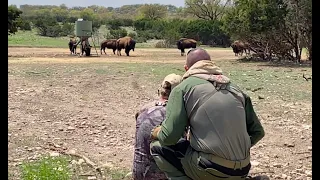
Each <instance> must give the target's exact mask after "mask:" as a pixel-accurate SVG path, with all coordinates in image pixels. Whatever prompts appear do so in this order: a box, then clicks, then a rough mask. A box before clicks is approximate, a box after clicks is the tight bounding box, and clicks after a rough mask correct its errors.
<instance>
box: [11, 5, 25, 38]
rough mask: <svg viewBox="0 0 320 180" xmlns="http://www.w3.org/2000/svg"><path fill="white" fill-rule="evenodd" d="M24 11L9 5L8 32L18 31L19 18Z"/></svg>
mask: <svg viewBox="0 0 320 180" xmlns="http://www.w3.org/2000/svg"><path fill="white" fill-rule="evenodd" d="M21 14H22V11H21V10H19V9H18V8H17V7H16V6H13V5H10V6H8V34H14V33H16V32H17V31H18V26H19V23H18V20H19V17H20V15H21Z"/></svg>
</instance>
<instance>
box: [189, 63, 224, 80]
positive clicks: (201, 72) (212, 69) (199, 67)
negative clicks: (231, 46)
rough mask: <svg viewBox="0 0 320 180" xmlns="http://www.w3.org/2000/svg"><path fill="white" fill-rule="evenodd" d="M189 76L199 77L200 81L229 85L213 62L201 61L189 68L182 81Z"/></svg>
mask: <svg viewBox="0 0 320 180" xmlns="http://www.w3.org/2000/svg"><path fill="white" fill-rule="evenodd" d="M190 76H195V77H199V78H201V79H205V80H209V81H216V82H220V83H229V82H230V79H229V78H228V77H226V76H224V75H223V74H222V70H221V69H220V67H218V66H217V65H215V63H214V62H213V61H209V60H202V61H198V62H196V63H195V64H194V65H192V66H191V68H190V69H189V70H188V71H187V72H186V73H185V74H184V75H183V79H186V78H188V77H190Z"/></svg>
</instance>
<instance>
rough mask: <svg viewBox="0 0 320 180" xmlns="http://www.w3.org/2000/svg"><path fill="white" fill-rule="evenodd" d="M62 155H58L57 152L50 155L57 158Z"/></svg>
mask: <svg viewBox="0 0 320 180" xmlns="http://www.w3.org/2000/svg"><path fill="white" fill-rule="evenodd" d="M59 155H60V154H59V153H57V152H52V153H50V156H51V157H57V156H59Z"/></svg>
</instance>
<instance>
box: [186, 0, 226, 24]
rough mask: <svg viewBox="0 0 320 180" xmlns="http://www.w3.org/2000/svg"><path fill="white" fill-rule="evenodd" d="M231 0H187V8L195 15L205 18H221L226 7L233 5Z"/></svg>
mask: <svg viewBox="0 0 320 180" xmlns="http://www.w3.org/2000/svg"><path fill="white" fill-rule="evenodd" d="M231 2H232V1H231V0H185V5H186V10H187V12H189V13H190V14H193V15H194V16H196V17H198V18H200V19H205V20H214V21H215V20H220V19H221V18H222V17H223V15H224V14H225V8H226V7H228V6H230V5H231Z"/></svg>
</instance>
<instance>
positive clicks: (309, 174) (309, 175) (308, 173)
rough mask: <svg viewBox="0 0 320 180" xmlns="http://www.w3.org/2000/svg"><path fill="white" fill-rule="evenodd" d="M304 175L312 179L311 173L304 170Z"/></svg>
mask: <svg viewBox="0 0 320 180" xmlns="http://www.w3.org/2000/svg"><path fill="white" fill-rule="evenodd" d="M304 173H305V174H306V175H307V176H308V177H312V171H310V170H306V171H305V172H304Z"/></svg>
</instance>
